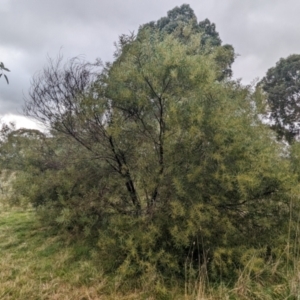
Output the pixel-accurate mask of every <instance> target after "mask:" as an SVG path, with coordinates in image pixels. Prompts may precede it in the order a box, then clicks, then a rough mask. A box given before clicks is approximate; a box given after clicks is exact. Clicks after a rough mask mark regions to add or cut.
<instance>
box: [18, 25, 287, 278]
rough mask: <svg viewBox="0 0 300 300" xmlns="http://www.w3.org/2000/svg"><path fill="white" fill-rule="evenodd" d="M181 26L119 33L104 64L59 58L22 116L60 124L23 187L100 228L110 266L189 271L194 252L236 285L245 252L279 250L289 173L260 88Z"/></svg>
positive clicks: (68, 218) (36, 85)
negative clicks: (240, 78)
mask: <svg viewBox="0 0 300 300" xmlns="http://www.w3.org/2000/svg"><path fill="white" fill-rule="evenodd" d="M181 30H182V31H180V32H183V33H184V32H185V34H186V35H185V39H184V42H182V40H181V39H180V38H178V35H177V34H176V35H173V34H169V33H168V32H162V31H161V30H159V29H157V28H156V27H155V26H154V27H153V26H145V27H143V28H141V29H140V31H139V33H138V35H137V37H134V36H131V37H125V36H123V37H122V40H121V48H120V49H119V52H118V53H117V55H116V60H115V61H114V62H113V63H112V64H107V65H104V66H101V65H100V64H86V63H84V62H82V61H78V60H76V59H75V60H72V61H70V62H69V63H67V64H66V65H61V61H58V63H55V62H50V65H49V66H48V67H46V68H45V69H44V71H43V72H41V73H40V74H39V75H38V76H37V77H36V78H35V79H34V80H33V82H32V88H31V90H30V93H29V96H28V98H27V99H26V105H25V109H26V113H27V115H29V116H32V117H35V118H37V119H38V120H39V121H41V122H44V123H45V125H47V126H49V127H50V128H51V132H52V141H53V144H52V145H55V147H56V148H55V147H54V154H53V163H51V164H49V163H48V165H45V166H46V168H42V169H41V170H36V171H35V173H31V174H30V175H29V176H28V174H27V176H25V177H24V181H23V183H21V182H19V184H18V190H20V189H21V193H22V195H23V196H24V195H26V194H27V197H28V199H30V201H31V202H32V203H33V204H34V205H35V206H37V207H46V209H45V210H44V212H46V213H48V214H53V212H54V213H55V214H56V215H55V216H54V218H53V215H51V219H52V220H57V221H58V222H66V223H67V224H68V226H67V227H68V228H71V227H72V226H71V225H72V224H76V223H79V222H81V221H82V222H83V223H84V222H85V223H84V224H85V225H86V224H88V225H89V224H90V225H91V224H92V226H95V227H96V232H97V234H99V235H100V237H101V241H100V242H99V249H100V252H101V256H102V257H101V260H102V261H103V263H104V264H105V263H106V262H107V268H108V269H109V268H110V269H111V268H119V270H124V269H126V268H127V267H128V266H130V268H127V269H126V270H128V271H129V272H131V271H130V270H134V271H133V272H141V270H142V271H144V270H146V269H149V266H152V267H154V268H157V269H159V270H160V271H162V272H166V273H167V272H169V271H170V270H171V272H174V271H175V273H176V272H177V274H182V270H183V266H184V264H185V262H186V259H187V256H189V255H190V253H193V256H192V257H189V258H191V259H192V260H193V262H195V261H197V263H205V262H206V261H207V259H208V258H209V259H211V261H212V259H214V260H213V262H214V267H212V269H211V270H214V271H215V272H222V274H223V275H224V274H225V269H226V268H227V266H228V265H230V268H227V269H226V272H227V274H228V275H229V277H230V272H229V271H228V270H233V269H235V270H237V269H238V268H239V267H240V266H241V264H242V261H243V259H242V258H241V257H242V256H243V255H244V253H245V251H246V250H247V249H249V248H258V247H266V246H269V247H272V246H273V245H274V244H276V243H278V236H280V234H281V232H283V231H284V230H285V229H286V225H287V220H288V217H287V216H288V214H289V200H290V195H289V188H290V185H291V184H292V183H293V178H291V177H289V176H288V175H287V174H288V171H287V170H288V167H289V166H288V162H287V160H285V159H284V152H283V149H282V148H281V145H280V144H278V143H276V141H274V139H273V136H272V133H271V132H270V130H269V129H268V128H267V126H265V125H264V124H262V123H261V120H260V118H259V116H258V113H257V111H256V107H258V105H256V104H258V101H260V100H261V98H262V96H261V95H260V94H259V92H258V91H257V92H256V93H253V92H252V91H251V90H250V89H248V88H246V87H243V86H242V85H241V84H239V83H237V82H233V81H230V80H221V79H220V65H219V63H218V60H217V59H216V57H217V54H218V53H222V52H223V51H224V49H223V48H222V46H217V45H215V46H214V50H213V51H212V48H211V45H210V44H207V45H203V46H201V47H200V46H199V45H201V43H202V40H203V34H202V33H201V32H191V31H190V30H191V26H190V23H188V24H187V26H186V27H182V28H181ZM188 33H189V34H188ZM221 69H222V68H221ZM32 183H34V188H33V189H30V184H32ZM49 185H52V186H51V187H50V188H49ZM22 187H25V188H23V190H22ZM43 189H44V190H43ZM83 214H86V215H85V216H84V215H83ZM87 219H89V220H92V221H91V222H89V221H87ZM80 220H81V221H80ZM74 226H75V225H74ZM99 229H100V230H99ZM194 245H196V246H194ZM193 247H194V248H193ZM191 249H193V250H191ZM224 253H225V254H224ZM194 254H195V256H194ZM126 266H127V267H126ZM224 268H225V269H224ZM173 274H174V273H173Z"/></svg>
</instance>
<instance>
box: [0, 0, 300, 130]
mask: <svg viewBox="0 0 300 300" xmlns="http://www.w3.org/2000/svg"><path fill="white" fill-rule="evenodd" d="M183 3H187V4H190V6H191V8H192V9H193V10H194V12H195V14H196V16H197V18H198V21H202V20H204V19H205V18H208V19H209V20H210V21H211V22H214V23H215V24H216V28H217V31H218V32H219V33H220V37H221V39H222V41H223V43H226V44H231V45H233V47H234V48H235V51H236V53H238V54H239V56H238V58H237V59H236V61H235V63H234V65H233V72H234V78H242V80H243V82H244V83H250V82H251V81H253V80H254V79H255V78H257V77H259V78H261V77H263V76H264V74H265V73H266V71H267V70H268V68H270V67H272V66H274V65H275V63H276V62H277V61H278V60H279V58H281V57H287V56H288V55H290V54H293V53H298V54H300V33H299V32H300V31H299V29H300V18H299V14H300V1H299V0H285V1H283V0H187V1H182V0H181V1H177V0H152V1H143V0H85V1H83V0H26V1H25V0H0V20H1V26H0V41H1V43H0V61H3V62H4V64H5V66H7V67H8V68H9V69H10V70H11V72H10V73H8V74H7V75H8V77H9V81H10V84H9V85H7V84H6V82H5V81H4V79H3V78H1V80H0V115H2V116H5V120H15V121H17V125H18V126H33V125H34V124H33V123H30V122H29V121H27V120H26V119H25V118H24V117H23V118H22V117H20V115H22V106H23V98H24V96H23V95H26V93H27V92H28V89H29V87H30V80H31V78H32V76H33V75H34V74H35V73H36V72H38V71H39V70H41V69H42V68H43V66H44V65H45V64H46V63H47V56H50V57H54V58H55V57H56V56H57V55H58V53H59V52H60V53H61V54H63V55H64V57H65V58H71V57H73V56H77V55H82V56H83V57H84V58H85V59H86V60H87V61H91V62H92V61H94V60H95V59H96V58H101V59H102V60H103V61H111V60H112V57H113V56H112V54H113V52H114V45H113V44H114V42H115V41H117V40H118V36H119V35H121V34H122V33H130V32H131V31H135V32H136V31H137V30H138V27H139V25H141V24H144V23H147V22H149V21H156V20H158V19H159V18H161V17H163V16H166V14H167V11H168V10H170V9H172V8H174V7H175V6H181V5H182V4H183Z"/></svg>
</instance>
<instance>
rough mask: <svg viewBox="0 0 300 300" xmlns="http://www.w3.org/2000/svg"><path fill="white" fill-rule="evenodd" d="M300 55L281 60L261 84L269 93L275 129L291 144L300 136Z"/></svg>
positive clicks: (269, 71) (268, 99)
mask: <svg viewBox="0 0 300 300" xmlns="http://www.w3.org/2000/svg"><path fill="white" fill-rule="evenodd" d="M299 74H300V55H297V54H293V55H290V56H288V57H287V58H281V59H280V60H279V61H278V62H277V63H276V66H275V67H272V68H270V69H269V70H268V72H267V74H266V76H265V77H264V78H263V79H262V81H261V82H260V85H261V86H262V88H263V90H264V91H265V92H266V93H267V102H268V105H269V108H270V112H271V121H272V122H273V123H274V124H273V125H272V127H273V129H274V130H275V131H276V132H277V134H278V136H279V137H280V138H282V137H285V138H286V140H287V141H288V142H289V143H291V142H292V141H293V140H294V139H295V137H297V136H298V135H299V124H300V123H299V116H300V115H299V107H298V106H299V91H300V81H299Z"/></svg>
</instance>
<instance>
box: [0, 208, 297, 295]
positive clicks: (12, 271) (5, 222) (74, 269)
mask: <svg viewBox="0 0 300 300" xmlns="http://www.w3.org/2000/svg"><path fill="white" fill-rule="evenodd" d="M0 251H1V252H0V253H1V255H0V270H1V272H0V299H59V300H61V299H82V300H83V299H123V300H125V299H149V300H150V299H185V300H191V299H197V300H200V299H202V300H204V299H270V300H271V299H299V298H297V297H300V288H299V281H300V279H299V275H296V278H295V273H294V274H293V275H292V276H290V277H289V276H286V277H285V278H282V279H281V280H279V282H276V283H275V282H274V284H272V285H270V282H269V283H266V282H262V281H261V280H260V279H259V278H256V280H253V278H251V276H250V273H251V272H249V274H248V272H246V271H243V272H242V274H241V277H240V279H239V281H238V282H237V284H236V286H235V288H234V289H227V288H226V287H221V286H218V287H217V288H212V287H211V288H208V289H206V292H205V293H204V292H203V289H201V287H202V286H201V285H200V287H199V286H198V285H197V284H195V285H194V288H192V289H193V292H191V293H190V295H179V294H178V293H177V292H176V289H175V288H174V290H173V291H168V293H167V294H168V295H167V294H165V295H164V296H163V295H162V294H161V295H160V296H158V294H156V295H153V293H152V295H150V294H149V291H146V290H145V291H140V292H137V291H133V292H132V293H130V294H129V295H126V296H124V295H122V296H121V295H120V294H118V293H117V292H116V290H117V286H118V284H117V281H116V278H114V279H110V280H109V279H108V278H105V277H104V276H103V275H102V273H101V270H100V269H99V268H97V264H95V261H94V260H93V255H92V251H91V249H89V248H88V247H87V246H86V245H84V244H81V243H80V242H76V243H74V242H70V241H66V240H65V239H63V238H62V237H61V236H60V237H59V236H57V235H55V234H54V233H53V232H51V230H49V228H43V227H41V225H40V224H39V223H38V222H37V220H36V218H35V216H34V212H33V211H23V210H17V209H9V210H6V211H3V209H2V210H1V211H0ZM275 267H276V266H275ZM272 268H274V266H273V267H272ZM275 272H276V271H275ZM271 273H272V272H271ZM297 274H299V272H297ZM280 277H281V276H280ZM291 281H293V282H291ZM204 294H205V295H204Z"/></svg>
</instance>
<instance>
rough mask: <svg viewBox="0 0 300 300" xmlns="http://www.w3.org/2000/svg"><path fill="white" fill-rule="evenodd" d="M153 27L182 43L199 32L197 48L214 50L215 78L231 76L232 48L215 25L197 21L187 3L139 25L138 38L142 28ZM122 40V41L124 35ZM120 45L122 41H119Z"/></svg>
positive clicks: (206, 20)
mask: <svg viewBox="0 0 300 300" xmlns="http://www.w3.org/2000/svg"><path fill="white" fill-rule="evenodd" d="M146 28H147V29H149V28H151V29H155V30H158V31H159V32H161V33H162V34H163V35H166V34H167V35H172V36H174V37H175V38H176V39H178V40H179V41H180V42H182V43H187V41H189V39H190V38H191V37H192V36H193V35H197V34H200V35H201V38H200V42H199V44H198V47H199V49H204V48H205V49H206V51H207V52H215V54H216V55H215V58H214V59H215V60H216V62H217V79H218V80H223V79H225V78H228V77H231V76H232V70H231V65H232V64H233V62H234V59H235V53H234V48H233V47H232V46H231V45H228V44H226V45H223V46H222V40H221V38H220V36H219V33H218V32H217V31H216V26H215V24H214V23H211V22H210V21H209V20H208V19H205V20H204V21H201V22H199V23H198V21H197V17H196V15H195V13H194V11H193V10H192V9H191V7H190V6H189V5H188V4H183V5H181V6H180V7H175V8H173V9H172V10H170V11H168V14H167V17H163V18H161V19H159V20H158V21H156V22H150V23H147V24H144V25H143V26H141V28H140V29H139V32H138V35H137V36H138V38H139V37H140V35H141V33H142V32H143V30H144V29H146ZM122 37H123V41H124V36H122ZM121 45H122V43H121Z"/></svg>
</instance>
